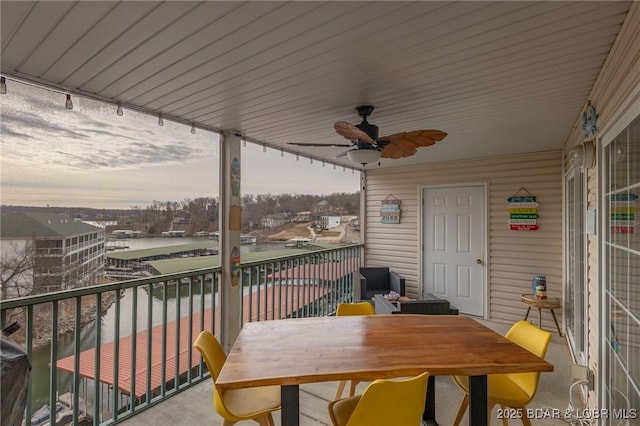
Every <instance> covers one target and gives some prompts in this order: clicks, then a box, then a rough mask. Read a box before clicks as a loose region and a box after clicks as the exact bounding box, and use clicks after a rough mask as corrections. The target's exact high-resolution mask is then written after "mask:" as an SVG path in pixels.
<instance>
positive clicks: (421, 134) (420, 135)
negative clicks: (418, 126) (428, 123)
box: [380, 130, 447, 146]
mask: <svg viewBox="0 0 640 426" xmlns="http://www.w3.org/2000/svg"><path fill="white" fill-rule="evenodd" d="M446 136H447V133H445V132H443V131H441V130H414V131H411V132H402V133H395V134H393V135H390V136H386V137H384V138H380V139H385V140H388V141H389V142H390V143H392V144H394V145H404V144H406V142H411V143H412V144H414V145H415V146H430V145H433V144H435V143H436V142H438V141H441V140H442V139H444V138H445V137H446ZM403 142H404V143H403Z"/></svg>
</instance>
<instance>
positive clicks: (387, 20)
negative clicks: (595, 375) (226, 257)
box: [0, 0, 629, 167]
mask: <svg viewBox="0 0 640 426" xmlns="http://www.w3.org/2000/svg"><path fill="white" fill-rule="evenodd" d="M628 8H629V3H628V2H591V1H589V2H586V1H585V2H483V1H475V2H396V1H393V2H391V1H389V2H385V1H377V2H338V1H335V2H315V1H299V2H298V1H294V2H275V1H255V2H235V1H233V2H220V1H216V2H189V1H175V2H152V1H140V2H136V1H124V2H111V1H79V2H71V1H56V2H48V1H42V2H26V1H6V0H3V1H2V2H0V17H1V35H0V37H1V40H0V47H1V54H0V55H1V57H0V63H1V71H2V75H4V76H6V78H7V79H8V80H9V82H10V81H11V79H12V78H13V79H21V80H23V81H24V80H26V81H31V82H36V83H39V84H42V85H46V86H49V87H53V88H57V89H60V90H61V91H64V92H67V93H76V94H82V95H85V96H90V97H95V98H97V99H102V100H107V101H110V102H114V103H116V102H121V103H123V104H124V106H125V109H126V108H131V109H136V110H140V111H145V112H149V113H151V114H159V113H162V114H163V116H164V117H165V119H167V118H173V119H175V120H177V121H182V122H185V123H189V124H190V123H196V125H197V126H199V127H203V128H208V129H212V130H224V131H232V132H236V133H240V134H242V135H243V136H245V137H246V138H248V139H249V140H251V141H256V142H259V143H265V144H267V145H268V146H270V147H274V148H276V149H280V148H281V147H282V148H284V150H286V151H288V152H297V151H299V152H300V153H301V154H303V155H305V156H312V157H313V158H316V159H325V160H326V161H329V162H336V160H334V156H335V155H337V154H339V153H341V152H342V151H344V150H345V148H340V147H314V148H301V147H297V146H294V145H289V143H291V142H305V143H326V144H332V143H343V142H346V141H345V140H344V139H342V138H341V137H340V136H338V135H337V134H336V133H335V132H334V130H333V123H334V122H336V121H349V122H351V123H354V124H357V123H359V122H360V118H359V117H358V116H357V115H356V113H355V111H354V107H355V106H356V105H361V104H371V105H374V106H375V108H376V109H375V112H374V113H373V115H372V116H371V117H370V118H369V121H370V122H371V123H373V124H377V125H378V126H379V127H380V134H381V135H389V134H392V133H397V132H402V131H410V130H417V129H440V130H443V131H445V132H447V133H448V134H449V135H448V136H447V138H446V139H445V140H444V141H442V142H440V143H438V144H436V145H435V146H431V147H425V148H420V149H419V150H418V154H417V155H415V156H413V157H409V158H405V159H401V160H390V159H388V160H387V159H383V160H382V167H389V166H398V165H404V164H413V163H427V162H437V161H448V160H454V159H465V158H478V157H487V156H494V155H504V154H515V153H524V152H535V151H544V150H550V149H559V148H561V147H562V145H563V144H564V142H565V141H566V139H567V137H568V136H569V133H570V132H571V130H572V128H573V127H574V126H576V125H577V123H578V118H579V116H580V114H581V112H582V110H583V107H584V105H585V103H586V101H587V98H588V95H589V92H590V90H591V87H592V85H593V83H594V81H595V79H596V77H597V76H598V73H599V71H600V69H601V67H602V65H603V63H604V61H605V59H606V58H607V55H608V53H609V51H610V49H611V46H612V44H613V42H614V41H615V39H616V36H617V34H618V32H619V30H620V28H621V25H622V23H623V21H624V19H625V16H626V13H627V10H628ZM337 162H338V164H348V165H350V166H353V165H352V164H349V163H348V160H347V159H346V157H343V158H341V159H340V160H338V161H337ZM369 167H371V166H369Z"/></svg>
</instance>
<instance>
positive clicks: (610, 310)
mask: <svg viewBox="0 0 640 426" xmlns="http://www.w3.org/2000/svg"><path fill="white" fill-rule="evenodd" d="M603 172H604V175H603V176H604V182H603V185H604V195H605V197H604V215H605V216H604V224H605V229H604V233H605V236H604V248H605V251H604V262H605V264H604V266H605V271H606V272H605V283H604V305H603V306H604V309H603V313H604V315H605V318H604V320H605V321H604V326H605V330H604V334H605V336H606V342H605V344H606V346H605V348H604V354H605V360H604V361H605V366H604V367H605V371H604V373H605V374H604V375H603V376H602V377H603V378H604V383H603V390H604V394H603V395H602V396H601V397H602V400H603V403H604V408H607V409H608V410H609V412H610V413H612V416H611V419H610V421H609V423H608V424H612V425H617V424H623V425H624V424H635V423H633V422H635V421H638V418H637V417H635V419H634V420H630V418H632V417H633V414H634V413H635V415H636V416H638V415H640V413H638V409H640V228H639V227H638V218H637V210H638V206H640V117H636V118H635V120H633V121H632V122H631V124H629V126H627V127H626V128H625V129H624V130H623V131H622V132H621V133H620V134H619V135H617V136H616V137H615V138H614V139H613V140H612V141H611V142H610V143H608V144H607V145H606V146H605V147H604V170H603ZM628 410H632V411H631V412H629V411H628ZM633 410H636V411H635V412H634V411H633ZM625 413H626V414H630V415H628V416H627V419H629V421H630V422H631V423H624V420H625V419H624V414H625Z"/></svg>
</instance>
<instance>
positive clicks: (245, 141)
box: [242, 139, 247, 148]
mask: <svg viewBox="0 0 640 426" xmlns="http://www.w3.org/2000/svg"><path fill="white" fill-rule="evenodd" d="M242 147H243V148H246V147H247V140H246V139H242Z"/></svg>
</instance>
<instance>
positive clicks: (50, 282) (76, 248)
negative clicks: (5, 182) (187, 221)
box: [0, 213, 105, 297]
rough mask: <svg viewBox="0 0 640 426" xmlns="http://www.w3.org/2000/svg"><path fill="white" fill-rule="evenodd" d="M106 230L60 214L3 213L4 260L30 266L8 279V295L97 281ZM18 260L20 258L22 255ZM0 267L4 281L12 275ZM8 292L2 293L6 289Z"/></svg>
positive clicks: (65, 287) (100, 274)
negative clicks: (14, 277)
mask: <svg viewBox="0 0 640 426" xmlns="http://www.w3.org/2000/svg"><path fill="white" fill-rule="evenodd" d="M104 238H105V236H104V229H102V228H100V227H97V226H93V225H90V224H88V223H85V222H82V221H80V220H76V219H73V218H71V217H69V216H67V215H64V214H49V213H13V214H8V215H3V216H2V222H1V225H0V241H1V246H2V258H3V260H5V259H7V260H8V261H11V259H12V258H13V261H14V263H15V264H17V263H18V262H20V261H21V260H22V261H23V264H24V263H25V262H26V263H29V265H30V267H29V268H27V269H28V270H25V271H24V273H21V274H20V277H19V278H18V277H16V279H17V281H15V280H14V281H13V282H12V283H10V282H8V283H7V285H8V286H11V287H13V290H12V289H9V288H7V289H3V294H6V295H7V296H13V297H15V296H19V295H20V294H21V292H19V291H18V287H20V288H21V289H24V290H25V291H26V292H27V293H47V292H50V291H56V290H64V289H68V288H73V287H81V286H86V285H89V284H93V283H95V281H96V279H97V278H99V277H101V276H102V275H103V271H104V252H105V247H104ZM20 258H22V259H20ZM11 272H12V271H10V270H3V271H2V274H3V283H4V282H5V278H6V277H7V278H8V275H9V274H11ZM5 292H6V293H5Z"/></svg>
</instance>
